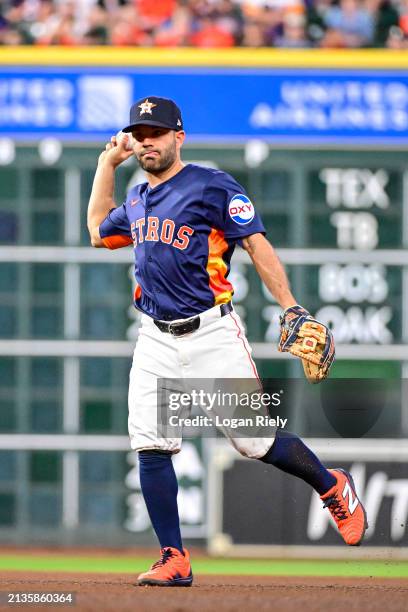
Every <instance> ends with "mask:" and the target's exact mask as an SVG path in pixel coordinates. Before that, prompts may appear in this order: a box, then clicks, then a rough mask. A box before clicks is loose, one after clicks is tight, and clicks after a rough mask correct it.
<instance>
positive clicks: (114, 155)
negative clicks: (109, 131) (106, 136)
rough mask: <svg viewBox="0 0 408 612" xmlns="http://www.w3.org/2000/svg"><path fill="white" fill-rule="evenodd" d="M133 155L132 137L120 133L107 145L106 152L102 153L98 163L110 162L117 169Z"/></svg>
mask: <svg viewBox="0 0 408 612" xmlns="http://www.w3.org/2000/svg"><path fill="white" fill-rule="evenodd" d="M132 155H133V147H132V135H131V134H125V133H124V132H118V133H117V134H116V136H112V138H111V140H110V142H108V143H106V145H105V151H102V153H101V154H100V156H99V160H98V161H99V163H100V162H108V163H110V164H112V166H113V167H114V168H116V167H117V166H119V165H120V164H121V163H123V162H124V161H126V160H127V159H129V157H131V156H132Z"/></svg>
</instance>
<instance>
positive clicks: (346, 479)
mask: <svg viewBox="0 0 408 612" xmlns="http://www.w3.org/2000/svg"><path fill="white" fill-rule="evenodd" d="M329 472H330V473H331V474H332V475H333V476H334V477H335V478H336V479H337V484H335V485H334V487H332V488H331V489H329V490H328V491H327V493H325V494H324V495H321V496H320V499H321V500H322V501H323V502H324V504H323V507H324V508H328V509H329V510H330V513H331V515H332V517H333V518H334V520H335V522H336V525H337V528H338V530H339V531H340V534H341V536H342V538H343V540H344V541H345V543H346V544H348V545H349V546H359V545H360V544H361V541H362V539H363V537H364V534H365V531H366V529H367V527H368V523H367V515H366V511H365V510H364V507H363V504H362V503H361V501H360V500H359V499H358V497H357V493H356V489H355V486H354V481H353V478H352V476H351V474H349V473H348V472H346V471H345V470H342V469H340V468H336V469H333V470H329Z"/></svg>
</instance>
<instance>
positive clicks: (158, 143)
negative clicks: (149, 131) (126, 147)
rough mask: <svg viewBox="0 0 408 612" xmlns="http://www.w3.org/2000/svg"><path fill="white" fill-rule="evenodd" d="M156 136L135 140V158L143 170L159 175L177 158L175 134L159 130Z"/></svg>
mask: <svg viewBox="0 0 408 612" xmlns="http://www.w3.org/2000/svg"><path fill="white" fill-rule="evenodd" d="M161 131H162V133H161V134H160V135H157V136H152V137H150V138H145V139H143V140H139V138H140V137H139V138H136V141H137V145H136V151H135V153H136V158H137V160H138V162H139V164H140V166H141V168H143V170H145V171H146V172H150V174H160V173H162V172H164V171H166V170H167V169H168V168H170V166H172V165H173V164H174V162H175V160H176V158H177V147H176V138H175V132H174V131H173V130H161Z"/></svg>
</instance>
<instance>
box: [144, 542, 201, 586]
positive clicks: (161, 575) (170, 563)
mask: <svg viewBox="0 0 408 612" xmlns="http://www.w3.org/2000/svg"><path fill="white" fill-rule="evenodd" d="M160 552H161V557H160V559H159V560H158V561H156V563H153V565H152V567H151V568H150V569H149V570H148V571H147V572H144V573H143V574H140V576H139V577H138V579H137V582H138V584H139V585H140V586H145V585H152V586H191V585H192V584H193V573H192V571H191V565H190V555H189V554H188V551H187V550H186V549H185V548H184V549H183V552H184V555H183V554H182V553H181V552H180V551H179V550H178V549H177V548H172V547H170V546H168V547H166V548H162V549H161V551H160Z"/></svg>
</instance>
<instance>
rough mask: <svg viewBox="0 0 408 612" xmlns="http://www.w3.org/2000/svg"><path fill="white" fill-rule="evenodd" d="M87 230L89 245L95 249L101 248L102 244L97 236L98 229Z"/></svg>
mask: <svg viewBox="0 0 408 612" xmlns="http://www.w3.org/2000/svg"><path fill="white" fill-rule="evenodd" d="M88 230H89V235H90V238H91V245H92V246H93V247H95V248H96V249H100V248H102V247H103V246H104V244H103V241H102V238H101V236H100V234H99V227H89V226H88Z"/></svg>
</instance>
